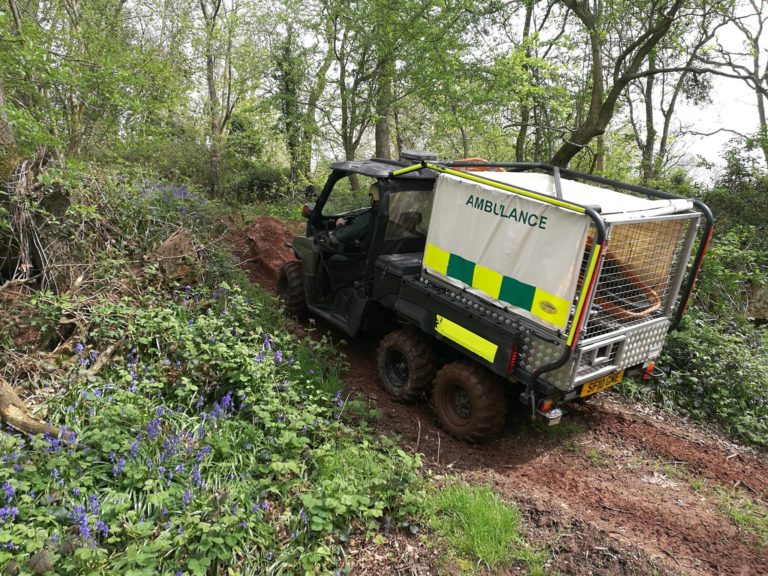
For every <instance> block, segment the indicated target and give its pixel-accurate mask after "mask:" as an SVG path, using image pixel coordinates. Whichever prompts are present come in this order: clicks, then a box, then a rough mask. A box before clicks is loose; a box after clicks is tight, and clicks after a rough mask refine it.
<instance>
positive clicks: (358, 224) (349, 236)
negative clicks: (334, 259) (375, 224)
mask: <svg viewBox="0 0 768 576" xmlns="http://www.w3.org/2000/svg"><path fill="white" fill-rule="evenodd" d="M370 221H371V212H370V210H369V211H368V212H363V213H362V214H360V215H358V216H356V217H355V218H354V220H352V222H350V223H349V224H346V225H344V226H341V227H340V228H337V229H336V231H335V232H334V236H335V237H336V240H338V241H339V242H343V243H344V244H348V243H351V242H354V241H355V240H358V239H360V237H362V236H363V234H365V231H366V230H367V228H368V225H369V224H370Z"/></svg>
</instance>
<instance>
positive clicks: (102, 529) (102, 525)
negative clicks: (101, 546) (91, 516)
mask: <svg viewBox="0 0 768 576" xmlns="http://www.w3.org/2000/svg"><path fill="white" fill-rule="evenodd" d="M96 532H97V533H99V534H101V536H102V537H103V538H106V537H107V534H109V525H108V524H107V523H106V522H104V521H103V520H97V521H96Z"/></svg>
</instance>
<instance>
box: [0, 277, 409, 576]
mask: <svg viewBox="0 0 768 576" xmlns="http://www.w3.org/2000/svg"><path fill="white" fill-rule="evenodd" d="M264 306H265V303H264V302H263V301H262V300H259V299H255V300H254V299H253V298H250V297H249V296H248V295H246V294H244V293H242V292H241V291H240V290H238V289H236V288H234V289H233V288H231V287H230V286H227V285H223V286H220V287H219V288H217V289H215V290H213V291H211V290H207V289H192V288H186V289H181V290H178V291H176V292H174V293H173V294H172V295H170V296H169V297H167V299H166V301H165V302H158V301H153V302H147V301H144V302H143V303H142V306H141V307H131V306H130V305H128V304H126V303H125V302H123V303H121V304H119V305H115V304H103V305H101V308H100V307H98V306H96V307H94V309H93V310H92V313H93V324H92V325H93V326H94V329H93V330H92V332H91V337H90V338H89V339H88V340H87V341H85V342H81V343H79V344H77V346H76V347H75V353H76V354H77V363H76V364H77V369H76V370H74V371H73V372H72V374H71V376H70V380H69V382H68V383H67V385H66V386H63V388H65V389H66V391H65V392H64V393H62V394H61V395H60V396H58V397H56V398H55V399H53V400H51V401H50V402H49V403H48V415H49V419H50V420H51V421H52V422H54V423H56V424H57V425H63V428H62V430H63V433H62V435H61V436H60V437H58V438H51V437H35V438H31V439H27V438H25V437H23V436H19V435H18V434H14V433H9V432H4V433H3V434H2V435H1V436H0V458H1V459H2V462H3V466H2V467H0V485H1V486H2V490H0V503H2V507H1V508H0V566H6V567H7V569H8V567H10V568H11V569H13V570H16V571H18V570H21V571H22V572H21V573H24V572H23V571H24V570H34V569H35V566H38V564H39V563H41V562H42V563H49V564H50V566H51V571H52V572H54V573H56V574H81V573H122V574H126V575H131V574H158V573H162V574H165V573H167V574H206V573H222V572H224V571H229V572H228V573H242V574H264V573H296V572H314V571H318V570H320V571H323V570H325V569H327V568H328V567H329V566H331V565H334V564H335V563H336V560H337V554H338V552H339V550H338V543H339V541H343V540H344V539H346V537H347V535H348V534H349V532H350V531H353V530H372V529H375V528H376V527H377V526H378V522H379V521H380V520H381V519H382V518H384V517H387V516H389V517H393V518H395V519H399V518H402V517H405V516H406V515H409V514H412V513H413V512H414V511H415V506H416V502H417V496H418V492H417V489H416V488H414V486H417V469H418V466H419V461H418V458H416V457H413V456H410V455H408V454H406V453H405V452H403V451H401V450H399V449H397V448H396V447H395V446H394V445H393V444H392V443H391V442H389V441H387V440H384V439H377V438H374V437H372V436H370V435H368V434H367V433H366V432H364V431H361V430H360V429H359V428H355V427H354V426H355V425H356V423H355V422H353V421H351V420H349V419H348V418H347V417H346V415H347V414H348V413H349V411H348V410H346V408H347V406H346V402H345V397H344V396H343V395H342V394H341V392H340V380H339V378H338V375H339V371H340V370H341V369H342V366H341V360H340V358H339V357H338V355H337V354H336V353H335V352H334V351H333V349H332V348H331V347H330V345H329V344H328V342H327V341H325V340H322V339H321V340H312V339H306V340H303V341H297V340H296V339H295V338H293V337H291V336H290V335H289V334H288V333H287V332H284V331H281V330H278V329H275V328H271V329H270V330H267V329H265V328H264V327H263V326H261V325H260V320H259V319H260V318H264V317H265V314H264V312H263V310H262V308H263V307H264ZM100 318H102V319H104V320H106V318H109V322H106V321H105V322H100V321H99V319H100ZM118 333H119V334H121V338H122V340H121V341H119V342H120V343H121V347H120V350H121V353H120V354H116V358H115V359H113V360H112V361H111V362H110V363H108V364H107V365H106V366H105V367H104V368H103V369H101V370H100V371H99V372H98V373H96V374H93V375H89V374H90V373H89V372H88V370H89V368H90V367H91V366H92V365H93V363H94V362H97V361H98V360H99V353H100V352H99V351H100V350H104V349H105V348H106V346H105V345H104V344H105V342H108V341H109V338H110V337H114V335H115V334H118ZM361 435H362V436H363V438H362V440H361V439H360V436H361ZM44 565H45V564H44Z"/></svg>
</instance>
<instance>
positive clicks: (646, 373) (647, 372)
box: [640, 362, 656, 380]
mask: <svg viewBox="0 0 768 576" xmlns="http://www.w3.org/2000/svg"><path fill="white" fill-rule="evenodd" d="M655 369H656V362H649V363H648V365H647V366H646V367H645V369H644V370H643V373H642V375H641V376H640V378H642V379H643V380H650V379H651V378H652V377H653V371H654V370H655Z"/></svg>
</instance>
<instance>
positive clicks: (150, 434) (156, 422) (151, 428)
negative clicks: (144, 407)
mask: <svg viewBox="0 0 768 576" xmlns="http://www.w3.org/2000/svg"><path fill="white" fill-rule="evenodd" d="M159 434H160V418H152V420H150V421H149V424H147V438H149V439H150V440H152V439H153V438H155V437H157V436H158V435H159Z"/></svg>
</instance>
